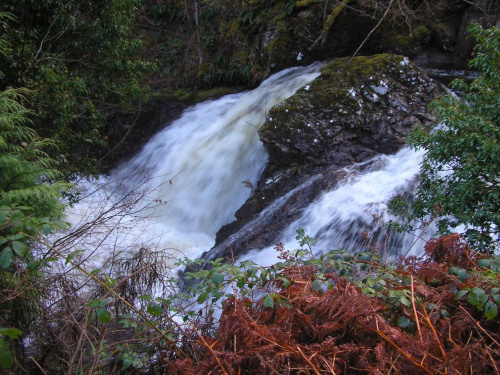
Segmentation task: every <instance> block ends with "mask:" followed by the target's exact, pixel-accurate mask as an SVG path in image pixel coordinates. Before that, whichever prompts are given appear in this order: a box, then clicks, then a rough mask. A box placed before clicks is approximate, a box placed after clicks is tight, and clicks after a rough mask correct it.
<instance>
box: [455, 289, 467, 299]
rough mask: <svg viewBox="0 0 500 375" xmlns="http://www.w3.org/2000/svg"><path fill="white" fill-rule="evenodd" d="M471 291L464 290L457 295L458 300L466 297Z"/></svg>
mask: <svg viewBox="0 0 500 375" xmlns="http://www.w3.org/2000/svg"><path fill="white" fill-rule="evenodd" d="M467 293H469V291H468V290H467V289H462V290H461V291H460V292H458V293H457V296H456V297H455V299H456V300H459V299H460V298H462V297H463V296H465V295H466V294H467Z"/></svg>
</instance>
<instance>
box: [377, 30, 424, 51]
mask: <svg viewBox="0 0 500 375" xmlns="http://www.w3.org/2000/svg"><path fill="white" fill-rule="evenodd" d="M430 36H431V32H430V31H429V29H428V28H427V27H425V26H419V27H417V28H415V29H414V30H413V31H412V32H411V33H410V34H407V35H406V34H401V33H397V32H395V31H394V30H392V29H387V30H381V31H380V34H379V38H380V39H381V40H382V43H383V44H384V46H385V48H386V49H389V50H393V51H396V52H398V53H401V54H404V55H413V54H415V53H416V52H418V50H420V49H421V48H422V47H423V46H425V45H426V44H427V43H428V42H429V40H430Z"/></svg>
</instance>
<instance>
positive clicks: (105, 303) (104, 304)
mask: <svg viewBox="0 0 500 375" xmlns="http://www.w3.org/2000/svg"><path fill="white" fill-rule="evenodd" d="M108 303H109V299H107V298H104V299H103V300H101V301H100V302H99V307H104V306H106V305H107V304H108Z"/></svg>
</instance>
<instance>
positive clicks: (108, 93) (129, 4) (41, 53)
mask: <svg viewBox="0 0 500 375" xmlns="http://www.w3.org/2000/svg"><path fill="white" fill-rule="evenodd" d="M140 4H141V2H140V1H138V0H119V1H112V2H110V1H107V0H98V1H92V2H89V1H83V0H78V1H62V0H54V1H34V0H27V1H21V2H20V1H17V0H7V1H3V2H2V3H1V5H0V12H3V13H4V14H5V13H7V12H8V13H9V14H11V16H10V17H9V20H8V21H9V22H8V25H7V24H5V23H4V25H3V29H4V31H5V33H4V35H3V39H4V42H3V43H4V44H6V45H7V47H6V48H4V53H3V54H2V56H1V57H0V71H2V72H3V73H4V77H2V78H1V79H0V83H1V84H2V86H3V87H6V86H11V87H26V88H28V89H31V90H33V94H32V96H31V98H30V103H29V108H30V109H31V110H32V111H33V117H32V119H33V124H32V126H33V127H34V128H35V129H36V130H37V131H38V133H39V134H40V135H41V136H43V137H48V138H51V139H52V140H53V141H54V142H55V143H56V144H57V145H58V151H57V156H58V157H63V158H65V159H66V160H67V161H68V163H67V164H65V165H64V167H65V169H67V170H68V173H69V174H72V173H73V174H78V173H95V172H96V170H97V166H98V159H99V157H100V156H102V155H103V154H104V152H105V151H106V150H105V148H106V145H107V138H106V131H107V129H106V127H107V119H108V118H109V117H110V116H112V115H113V114H114V113H116V112H117V111H122V110H127V109H131V108H132V107H133V106H134V103H136V101H140V100H145V99H146V96H147V95H146V94H147V90H146V88H145V86H144V85H141V84H139V80H140V79H141V77H142V76H143V74H144V73H146V72H149V71H152V70H153V69H154V64H151V63H147V62H145V61H143V60H142V59H141V58H140V56H139V53H140V52H141V50H142V42H141V41H140V40H139V39H137V38H133V37H132V32H131V31H132V27H133V21H134V18H135V12H136V11H137V9H138V7H139V6H140ZM136 104H137V103H136ZM48 151H49V152H50V154H51V156H55V155H56V153H55V151H54V152H52V151H51V150H48Z"/></svg>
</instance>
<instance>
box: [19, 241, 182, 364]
mask: <svg viewBox="0 0 500 375" xmlns="http://www.w3.org/2000/svg"><path fill="white" fill-rule="evenodd" d="M22 234H23V235H25V236H26V237H28V238H31V239H32V240H34V241H36V242H39V243H40V244H42V245H44V246H46V247H47V248H49V249H51V250H52V251H53V252H54V253H55V254H56V255H58V256H59V257H61V259H64V258H65V256H64V254H62V253H61V252H60V251H59V250H57V249H56V248H54V247H53V246H50V245H49V244H47V243H45V242H44V241H42V240H40V239H39V238H36V237H33V236H30V235H29V234H27V233H22ZM68 263H70V264H71V265H72V266H73V267H75V268H76V269H78V270H80V271H81V272H83V273H84V274H85V275H86V276H87V277H90V278H91V279H92V280H94V281H95V282H96V283H98V284H99V285H101V286H102V287H103V288H104V289H106V290H107V291H108V292H109V293H111V294H112V295H113V296H115V297H116V298H117V299H118V300H120V301H122V302H123V303H124V304H125V305H126V306H127V307H128V308H130V309H131V310H132V311H134V312H135V313H136V314H137V315H139V316H140V317H141V318H142V319H144V321H145V322H146V323H148V324H149V325H150V326H151V328H153V329H154V330H155V331H156V332H158V333H159V334H160V336H162V337H163V338H164V339H166V340H167V341H170V342H172V341H174V340H172V339H171V338H169V337H168V336H167V335H166V333H168V330H167V331H162V330H161V329H160V328H158V326H157V325H156V324H155V323H154V322H152V321H151V320H150V319H149V318H148V317H147V316H146V315H144V313H143V312H142V311H141V310H139V309H138V308H137V307H135V306H134V305H132V304H131V303H130V302H128V301H127V300H125V299H124V298H123V297H122V296H120V295H119V294H118V293H117V292H116V291H115V290H114V289H113V288H111V287H109V286H108V285H106V283H104V282H103V281H102V280H101V279H99V278H98V277H97V276H96V275H92V274H91V273H90V272H88V271H87V270H86V269H84V268H83V267H81V266H80V265H79V264H78V263H76V262H73V261H72V260H70V261H69V262H68ZM172 322H173V323H174V324H176V325H177V323H176V322H175V321H174V320H172ZM176 349H177V350H178V351H179V353H180V354H182V355H183V356H184V357H185V358H189V356H188V355H187V354H186V353H185V352H184V351H183V350H182V349H180V348H177V347H176Z"/></svg>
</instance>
